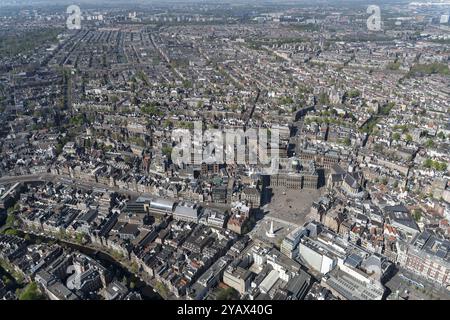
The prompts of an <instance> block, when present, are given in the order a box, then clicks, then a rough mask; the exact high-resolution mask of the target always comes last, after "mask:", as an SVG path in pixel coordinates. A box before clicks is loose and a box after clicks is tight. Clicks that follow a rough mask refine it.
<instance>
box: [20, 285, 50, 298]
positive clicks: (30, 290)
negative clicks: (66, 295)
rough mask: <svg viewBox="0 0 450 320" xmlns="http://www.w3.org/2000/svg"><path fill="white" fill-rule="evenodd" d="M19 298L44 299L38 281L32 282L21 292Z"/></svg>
mask: <svg viewBox="0 0 450 320" xmlns="http://www.w3.org/2000/svg"><path fill="white" fill-rule="evenodd" d="M19 300H44V296H43V295H42V293H41V291H40V290H39V288H38V286H37V284H36V282H30V283H29V284H28V285H27V286H26V287H25V288H24V289H23V290H22V292H21V293H20V294H19Z"/></svg>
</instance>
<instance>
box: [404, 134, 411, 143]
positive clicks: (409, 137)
mask: <svg viewBox="0 0 450 320" xmlns="http://www.w3.org/2000/svg"><path fill="white" fill-rule="evenodd" d="M412 141H413V137H412V136H411V135H410V134H407V135H406V142H408V143H411V142H412Z"/></svg>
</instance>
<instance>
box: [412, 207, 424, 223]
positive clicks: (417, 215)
mask: <svg viewBox="0 0 450 320" xmlns="http://www.w3.org/2000/svg"><path fill="white" fill-rule="evenodd" d="M413 218H414V220H415V221H416V222H419V221H420V219H421V218H422V211H421V210H420V209H414V211H413Z"/></svg>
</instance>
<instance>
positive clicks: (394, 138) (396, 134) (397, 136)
mask: <svg viewBox="0 0 450 320" xmlns="http://www.w3.org/2000/svg"><path fill="white" fill-rule="evenodd" d="M392 139H393V140H395V141H398V140H400V133H398V132H395V133H394V135H393V136H392Z"/></svg>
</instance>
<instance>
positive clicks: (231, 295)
mask: <svg viewBox="0 0 450 320" xmlns="http://www.w3.org/2000/svg"><path fill="white" fill-rule="evenodd" d="M238 297H239V293H238V292H237V291H236V290H235V289H233V288H231V287H228V288H223V289H220V291H219V292H218V293H217V300H233V299H237V298H238Z"/></svg>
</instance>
